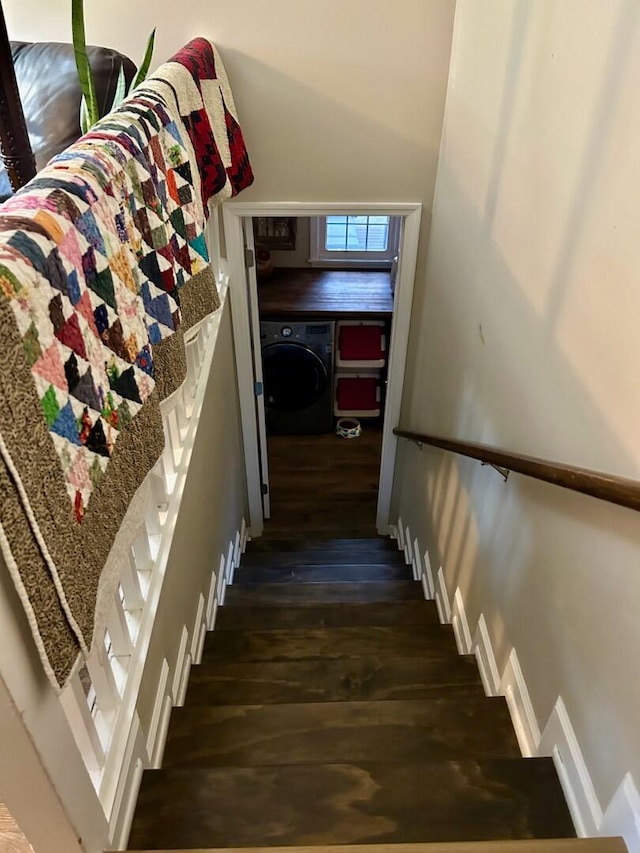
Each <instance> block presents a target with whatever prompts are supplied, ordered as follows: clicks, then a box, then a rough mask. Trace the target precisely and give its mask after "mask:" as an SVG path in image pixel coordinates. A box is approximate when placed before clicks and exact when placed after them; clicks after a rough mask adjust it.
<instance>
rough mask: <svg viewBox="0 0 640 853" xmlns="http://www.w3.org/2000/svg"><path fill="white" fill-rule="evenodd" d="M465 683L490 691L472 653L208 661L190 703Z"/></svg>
mask: <svg viewBox="0 0 640 853" xmlns="http://www.w3.org/2000/svg"><path fill="white" fill-rule="evenodd" d="M461 684H465V685H468V686H470V687H474V688H475V690H476V692H477V693H478V694H480V693H482V694H484V691H483V689H482V683H481V681H480V676H479V675H478V668H477V666H476V661H475V658H474V657H473V656H472V655H464V656H460V657H458V658H455V659H452V660H450V661H449V660H447V661H441V660H430V659H423V658H407V657H402V658H385V659H383V660H380V659H379V658H367V657H363V658H335V659H332V660H331V659H330V660H312V661H310V660H303V661H284V662H283V661H277V662H275V663H274V662H272V661H241V662H239V663H219V662H215V663H213V664H209V663H207V662H205V663H203V664H201V665H200V666H196V667H193V669H192V670H191V679H190V681H189V690H188V692H187V701H186V705H187V706H188V707H191V706H196V705H242V704H249V705H251V704H258V703H263V704H266V703H278V702H288V703H290V702H342V701H349V700H351V701H353V700H360V699H367V700H375V699H425V698H428V697H429V696H433V695H434V694H436V693H438V692H441V693H446V692H447V691H448V690H449V688H451V687H458V686H459V685H461Z"/></svg>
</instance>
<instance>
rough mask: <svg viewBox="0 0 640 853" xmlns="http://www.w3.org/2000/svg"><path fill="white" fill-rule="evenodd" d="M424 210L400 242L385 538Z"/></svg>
mask: <svg viewBox="0 0 640 853" xmlns="http://www.w3.org/2000/svg"><path fill="white" fill-rule="evenodd" d="M421 218H422V207H421V205H416V206H415V209H414V210H413V212H411V213H409V214H408V215H407V216H406V218H405V220H404V222H403V229H402V235H401V238H400V252H399V258H400V261H399V265H398V278H397V281H396V288H395V295H394V306H393V321H392V326H391V343H390V345H389V363H388V369H387V397H386V401H385V406H384V423H383V428H382V452H381V456H380V481H379V483H378V511H377V516H376V526H377V528H378V533H380V534H384V533H386V531H387V528H388V525H389V514H390V511H391V494H392V491H393V477H394V474H395V467H396V448H397V443H398V440H397V438H396V436H395V435H394V434H393V430H394V428H395V427H397V426H398V424H399V423H400V406H401V404H402V392H403V389H404V375H405V368H406V364H407V348H408V346H409V328H410V326H411V306H412V304H413V288H414V283H415V275H416V262H417V259H418V241H419V239H420V220H421Z"/></svg>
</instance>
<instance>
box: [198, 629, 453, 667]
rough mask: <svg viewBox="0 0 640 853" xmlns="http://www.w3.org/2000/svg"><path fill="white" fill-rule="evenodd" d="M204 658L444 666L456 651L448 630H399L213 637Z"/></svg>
mask: <svg viewBox="0 0 640 853" xmlns="http://www.w3.org/2000/svg"><path fill="white" fill-rule="evenodd" d="M205 654H206V656H207V660H209V661H211V662H213V661H238V660H272V661H276V660H301V659H311V660H314V659H317V658H324V659H329V658H345V657H380V658H382V657H401V656H403V655H404V656H407V657H423V658H425V659H431V660H434V659H435V660H443V659H446V658H451V657H455V656H456V655H457V649H456V644H455V640H454V637H453V633H452V631H451V630H450V628H449V627H448V626H444V625H440V626H430V625H421V626H418V625H397V626H393V627H380V626H374V627H372V628H351V627H348V628H304V629H303V628H288V629H273V630H265V631H219V632H216V631H214V632H213V634H210V635H209V637H207V640H206V642H205Z"/></svg>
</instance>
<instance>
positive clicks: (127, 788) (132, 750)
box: [109, 712, 148, 850]
mask: <svg viewBox="0 0 640 853" xmlns="http://www.w3.org/2000/svg"><path fill="white" fill-rule="evenodd" d="M147 761H148V758H147V754H146V745H145V742H144V739H143V735H142V726H141V725H140V718H139V717H138V714H137V712H136V713H135V715H134V718H133V722H132V724H131V729H130V731H129V739H128V741H127V748H126V750H125V753H124V757H123V760H122V771H121V773H120V780H119V782H118V787H117V789H116V796H115V800H114V806H113V811H112V816H111V824H110V826H109V840H110V842H111V846H112V847H115V848H116V849H118V850H122V849H124V848H125V847H126V844H127V840H128V838H129V832H130V830H131V824H132V822H133V815H134V812H135V808H136V801H137V799H138V791H139V790H140V783H141V781H142V773H143V770H144V765H145V763H147Z"/></svg>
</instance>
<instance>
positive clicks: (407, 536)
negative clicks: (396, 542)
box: [404, 524, 413, 566]
mask: <svg viewBox="0 0 640 853" xmlns="http://www.w3.org/2000/svg"><path fill="white" fill-rule="evenodd" d="M404 561H405V563H406V564H407V566H410V565H412V563H413V548H412V545H411V531H410V530H409V525H408V524H407V526H406V527H405V529H404Z"/></svg>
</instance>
